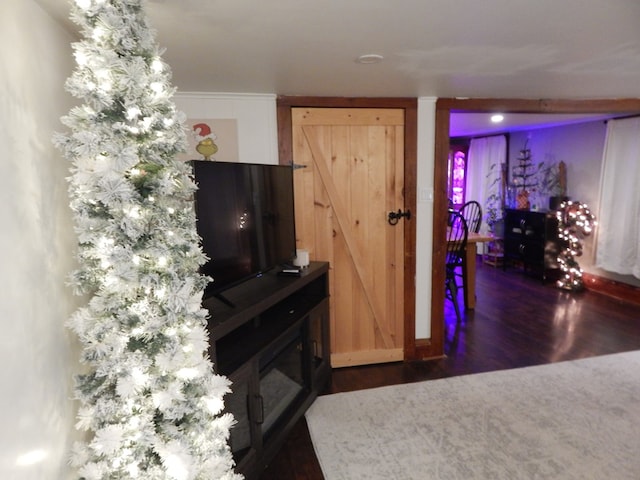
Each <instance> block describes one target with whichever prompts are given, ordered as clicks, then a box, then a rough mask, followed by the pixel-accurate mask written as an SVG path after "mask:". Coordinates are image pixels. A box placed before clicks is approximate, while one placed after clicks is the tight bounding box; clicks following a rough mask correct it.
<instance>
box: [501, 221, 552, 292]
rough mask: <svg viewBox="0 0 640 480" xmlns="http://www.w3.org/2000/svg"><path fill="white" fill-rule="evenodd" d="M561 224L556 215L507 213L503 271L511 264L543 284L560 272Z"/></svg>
mask: <svg viewBox="0 0 640 480" xmlns="http://www.w3.org/2000/svg"><path fill="white" fill-rule="evenodd" d="M558 253H559V246H558V221H557V219H556V217H555V214H554V213H551V212H540V211H529V210H514V209H506V211H505V230H504V257H505V261H504V268H505V269H506V267H507V263H509V261H512V262H517V263H520V264H522V266H523V267H524V270H525V271H526V272H530V273H533V274H535V275H536V276H538V277H539V278H540V279H541V280H542V281H545V280H546V279H547V277H548V276H549V275H550V274H551V273H552V272H555V273H556V274H557V272H558V262H557V259H558Z"/></svg>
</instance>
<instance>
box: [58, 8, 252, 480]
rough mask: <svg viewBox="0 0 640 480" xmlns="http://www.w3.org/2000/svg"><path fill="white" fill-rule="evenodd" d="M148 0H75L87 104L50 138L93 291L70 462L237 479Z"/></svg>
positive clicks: (82, 324)
mask: <svg viewBox="0 0 640 480" xmlns="http://www.w3.org/2000/svg"><path fill="white" fill-rule="evenodd" d="M143 4H144V1H143V0H75V3H73V4H72V7H71V9H72V10H71V18H72V19H73V20H74V21H75V22H76V23H77V24H78V25H79V26H80V27H81V32H82V35H83V40H81V41H80V42H78V43H76V44H74V46H73V48H74V56H75V59H76V64H77V66H76V69H75V70H74V72H73V74H72V75H71V77H70V78H69V79H68V81H67V84H66V86H67V89H68V90H69V92H70V93H72V94H73V95H74V96H75V97H77V98H79V99H81V100H82V102H83V105H81V106H78V107H75V108H73V109H71V111H70V112H69V114H68V115H66V116H65V117H63V118H62V122H63V123H64V124H65V125H66V126H67V127H68V129H69V133H66V134H57V135H56V136H55V139H54V140H55V142H56V144H57V146H58V147H59V148H60V149H61V150H62V152H63V153H64V155H65V157H66V158H67V159H68V160H69V161H70V163H71V165H72V166H71V176H70V178H69V196H70V199H71V209H72V211H73V213H74V221H75V227H76V231H77V234H78V248H77V256H78V260H79V268H78V269H77V271H75V272H74V273H73V274H72V278H71V281H72V285H73V287H74V289H75V291H76V292H77V293H80V294H86V295H88V296H89V301H88V304H87V305H86V306H85V307H83V308H81V309H80V310H79V311H77V312H76V313H75V314H74V315H73V316H72V318H71V319H70V320H69V327H70V328H71V329H72V330H73V331H74V332H75V333H76V334H77V335H78V337H79V339H80V341H81V342H82V346H83V352H82V361H83V362H84V363H85V364H86V367H87V368H86V372H85V373H84V374H82V375H79V376H78V377H77V381H76V390H75V392H76V397H77V398H78V400H79V403H80V407H79V411H78V416H77V418H78V421H77V424H76V425H77V428H78V429H80V430H84V431H87V432H88V433H87V438H86V440H84V441H80V442H77V443H76V444H75V445H74V447H73V452H72V455H71V463H72V465H73V466H74V467H76V469H77V472H78V476H79V478H82V479H86V480H107V479H119V480H120V479H122V480H127V479H144V480H205V479H207V480H209V479H211V480H213V479H216V480H218V479H224V480H236V479H239V478H241V477H240V476H239V475H236V474H235V473H234V472H233V467H234V463H233V458H232V455H231V450H230V448H229V446H228V440H229V429H230V428H231V426H232V424H233V421H234V420H233V417H232V416H231V415H229V414H226V413H224V412H223V409H224V401H223V399H224V395H225V394H226V393H228V392H229V391H230V382H229V380H228V379H227V378H225V377H224V376H220V375H217V374H215V373H214V371H213V365H211V362H210V360H209V358H208V356H207V354H206V352H207V349H208V336H207V331H206V316H207V312H206V310H204V309H203V308H202V307H201V299H202V294H203V291H204V287H205V286H206V284H207V282H208V280H209V279H208V278H206V277H203V276H202V275H200V274H199V273H198V271H199V267H200V266H201V265H202V264H203V263H204V261H205V260H206V259H205V256H204V254H203V253H202V251H201V249H200V247H199V238H198V235H197V232H196V228H195V212H194V208H193V201H192V198H193V192H194V191H195V188H196V187H195V185H194V183H193V181H192V179H191V177H190V175H191V171H190V167H189V166H188V165H187V164H184V163H182V162H178V161H177V160H176V154H177V153H179V152H182V151H184V149H185V146H186V142H185V129H184V115H182V114H180V113H179V112H177V111H176V108H175V105H174V104H173V102H172V101H171V97H172V95H173V92H174V89H173V88H172V87H171V86H170V84H169V78H170V70H169V68H168V67H167V66H166V65H165V64H164V63H163V62H162V60H161V58H160V55H159V49H158V46H157V45H156V41H155V38H154V33H153V31H152V30H151V29H150V28H149V26H148V24H147V19H146V17H145V13H144V9H143Z"/></svg>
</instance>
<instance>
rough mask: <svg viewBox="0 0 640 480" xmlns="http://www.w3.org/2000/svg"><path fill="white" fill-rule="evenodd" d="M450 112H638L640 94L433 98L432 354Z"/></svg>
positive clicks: (439, 342)
mask: <svg viewBox="0 0 640 480" xmlns="http://www.w3.org/2000/svg"><path fill="white" fill-rule="evenodd" d="M451 112H456V113H462V112H465V113H477V112H496V113H497V112H500V113H620V114H621V115H624V114H637V113H638V112H640V98H620V99H592V100H559V99H555V100H554V99H539V100H535V99H497V98H493V99H491V98H488V99H473V98H466V99H458V98H439V99H438V100H437V101H436V115H435V118H436V120H435V121H436V125H435V151H434V177H433V182H434V193H433V194H434V198H433V209H434V211H433V249H432V265H433V269H432V276H431V281H432V289H431V345H432V348H433V353H434V355H435V356H438V355H443V354H444V308H443V301H444V298H445V297H444V278H445V272H444V258H445V248H446V222H447V220H446V209H447V160H448V155H449V123H450V114H451Z"/></svg>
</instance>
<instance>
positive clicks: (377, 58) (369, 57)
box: [356, 53, 384, 64]
mask: <svg viewBox="0 0 640 480" xmlns="http://www.w3.org/2000/svg"><path fill="white" fill-rule="evenodd" d="M383 59H384V57H383V56H382V55H378V54H377V53H368V54H366V55H360V56H359V57H358V58H356V63H362V64H370V63H380V62H381V61H382V60H383Z"/></svg>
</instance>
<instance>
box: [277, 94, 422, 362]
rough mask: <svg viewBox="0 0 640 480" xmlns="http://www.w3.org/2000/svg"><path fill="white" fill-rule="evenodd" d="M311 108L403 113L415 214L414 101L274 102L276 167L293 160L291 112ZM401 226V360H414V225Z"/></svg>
mask: <svg viewBox="0 0 640 480" xmlns="http://www.w3.org/2000/svg"><path fill="white" fill-rule="evenodd" d="M294 107H315V108H401V109H404V112H405V131H404V207H403V210H409V211H411V212H415V211H416V191H417V183H416V172H417V163H418V160H417V159H418V155H417V145H418V101H417V99H416V98H393V97H391V98H347V97H344V98H343V97H289V96H279V97H278V98H277V99H276V109H277V123H278V152H279V162H280V164H284V165H289V164H291V162H292V159H293V143H292V131H291V109H292V108H294ZM403 225H404V256H405V270H404V358H405V360H413V359H415V358H416V324H415V316H416V314H415V304H416V289H415V275H416V261H415V258H416V222H415V221H413V220H411V221H406V222H403Z"/></svg>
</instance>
